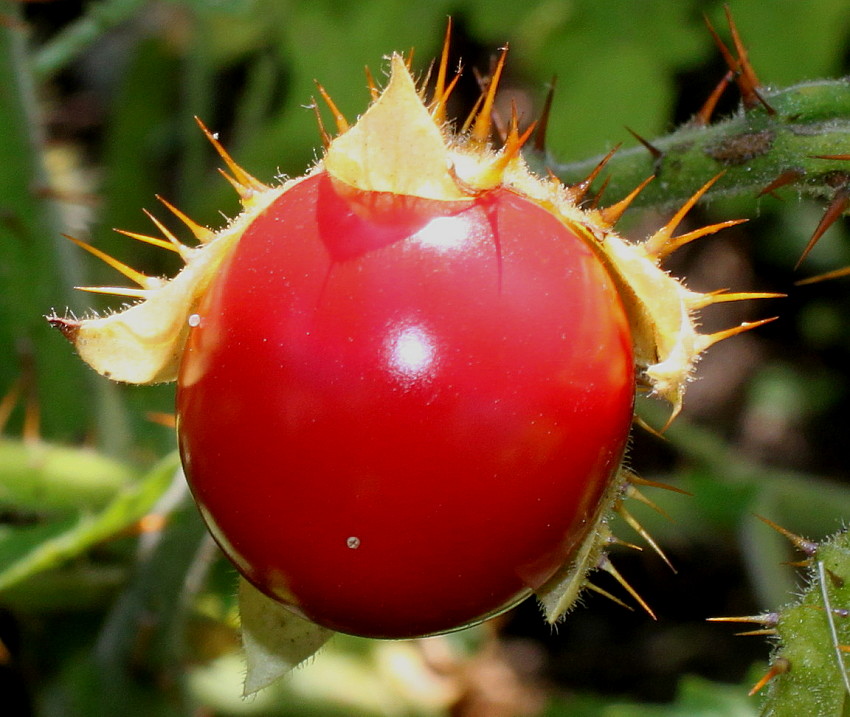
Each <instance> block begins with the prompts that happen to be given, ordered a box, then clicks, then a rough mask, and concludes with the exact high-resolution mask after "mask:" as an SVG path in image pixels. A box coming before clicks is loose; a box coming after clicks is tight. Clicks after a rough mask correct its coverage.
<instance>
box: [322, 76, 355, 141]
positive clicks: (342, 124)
mask: <svg viewBox="0 0 850 717" xmlns="http://www.w3.org/2000/svg"><path fill="white" fill-rule="evenodd" d="M315 82H316V89H318V90H319V95H320V96H321V98H322V99H323V100H324V101H325V104H326V105H327V106H328V109H329V110H330V111H331V114H332V115H333V116H334V121H335V122H336V129H337V132H338V133H339V134H342V133H343V132H347V131H348V120H347V119H345V116H344V115H343V114H342V112H340V111H339V108H338V107H337V106H336V104H335V103H334V101H333V100H332V99H331V96H330V95H329V94H328V93H327V91H326V90H325V88H324V87H322V86H321V85H320V84H319V82H318V81H317V80H316V81H315Z"/></svg>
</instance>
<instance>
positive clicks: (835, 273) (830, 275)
mask: <svg viewBox="0 0 850 717" xmlns="http://www.w3.org/2000/svg"><path fill="white" fill-rule="evenodd" d="M848 274H850V266H845V267H844V268H843V269H833V270H832V271H827V272H825V273H823V274H818V275H817V276H810V277H809V278H808V279H800V281H795V282H794V286H805V285H806V284H817V283H818V282H819V281H829V280H830V279H840V278H841V277H844V276H847V275H848Z"/></svg>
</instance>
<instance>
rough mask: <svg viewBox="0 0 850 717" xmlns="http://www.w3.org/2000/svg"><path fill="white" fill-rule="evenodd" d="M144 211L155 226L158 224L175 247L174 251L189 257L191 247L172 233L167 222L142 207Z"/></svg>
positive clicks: (184, 257) (158, 227)
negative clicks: (164, 222)
mask: <svg viewBox="0 0 850 717" xmlns="http://www.w3.org/2000/svg"><path fill="white" fill-rule="evenodd" d="M142 211H143V212H144V213H145V216H147V218H148V219H150V220H151V221H152V222H153V223H154V226H156V228H157V229H159V231H160V232H162V235H163V236H164V237H165V238H166V239H167V240H168V242H169V243H170V244H171V245H172V246H173V247H174V251H176V252H177V253H178V254H179V255H180V256H181V257H183V259H187V258H188V256H189V247H187V246H186V245H185V244H182V243H181V242H180V241H179V240H178V239H177V237H176V236H174V234H172V233H171V231H170V230H169V229H168V227H166V226H165V224H163V223H162V222H161V221H159V219H157V218H156V217H155V216H154V215H153V214H151V213H150V212H149V211H148V210H147V209H142Z"/></svg>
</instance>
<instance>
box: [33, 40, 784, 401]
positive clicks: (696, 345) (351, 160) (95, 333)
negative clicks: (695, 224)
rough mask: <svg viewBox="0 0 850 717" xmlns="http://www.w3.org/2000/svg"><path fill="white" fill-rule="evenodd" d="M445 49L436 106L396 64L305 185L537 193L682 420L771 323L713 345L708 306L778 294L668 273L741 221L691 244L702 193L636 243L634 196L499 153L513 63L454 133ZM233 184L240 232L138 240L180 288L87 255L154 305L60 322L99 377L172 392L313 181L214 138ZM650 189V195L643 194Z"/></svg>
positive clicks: (519, 141) (453, 194)
mask: <svg viewBox="0 0 850 717" xmlns="http://www.w3.org/2000/svg"><path fill="white" fill-rule="evenodd" d="M446 63H447V54H446V52H445V51H444V53H443V58H442V62H441V64H440V73H439V76H438V81H437V86H436V91H435V94H434V97H433V98H432V99H431V101H430V102H429V103H426V102H425V101H424V100H423V97H422V96H423V94H424V88H422V89H419V88H417V86H416V83H415V81H414V79H413V77H412V76H411V73H410V71H409V69H408V67H407V66H406V65H405V62H404V60H403V59H402V58H401V57H400V56H399V55H394V56H393V58H392V60H391V76H390V80H389V83H388V85H387V87H386V88H385V89H384V90H383V92H381V93H380V94H378V96H377V99H376V100H375V101H374V102H373V104H372V105H371V106H370V108H369V109H368V110H367V111H366V112H365V113H364V114H363V116H362V117H361V118H360V120H359V121H358V122H357V123H356V124H354V125H353V126H351V127H350V128H349V127H348V126H347V123H344V120H342V121H341V122H338V127H339V128H340V130H341V133H340V134H339V135H338V136H337V137H336V138H334V139H332V140H330V141H329V144H328V147H327V150H326V153H325V155H324V157H323V159H322V160H320V161H319V162H318V163H317V164H316V165H315V166H314V167H312V168H311V169H310V170H309V172H308V173H307V174H306V175H305V177H306V176H312V175H314V174H316V173H318V172H327V173H328V174H329V175H330V176H331V177H333V179H334V180H335V181H336V182H339V183H341V184H342V185H345V186H347V187H349V188H351V189H353V190H356V191H362V192H387V193H391V194H396V195H409V196H414V197H424V198H428V199H437V200H443V201H446V202H464V201H469V200H470V199H472V198H473V197H476V196H480V195H481V194H482V193H484V192H487V191H488V190H491V189H494V188H496V187H505V188H508V189H510V190H512V191H515V192H517V193H518V194H520V195H523V196H525V197H527V198H529V199H531V200H533V201H535V202H536V203H538V204H539V205H540V206H542V207H544V208H546V209H547V210H548V211H550V212H551V213H552V214H554V215H555V216H556V217H558V218H559V219H560V221H562V222H564V223H565V224H566V225H567V226H568V227H569V228H570V229H571V230H572V231H574V232H575V233H576V234H577V235H578V236H580V237H582V238H584V240H585V241H586V242H587V244H588V245H589V246H590V247H592V249H593V250H594V251H595V252H596V253H597V254H598V256H599V257H600V259H601V261H602V262H603V263H604V264H605V266H606V268H607V269H608V271H609V272H610V273H611V275H612V277H613V278H614V280H615V282H616V283H617V284H618V287H619V288H620V291H621V295H622V298H623V301H624V304H625V306H626V309H627V312H628V314H629V321H630V325H631V330H632V335H633V340H634V347H635V357H636V364H637V365H636V369H637V375H638V377H639V380H640V381H642V382H644V383H645V384H646V385H647V386H648V387H649V388H650V389H651V391H652V393H653V394H655V395H657V396H659V397H661V398H663V399H665V400H666V401H668V402H669V403H670V405H671V406H672V409H673V416H675V415H676V414H677V413H678V412H679V410H680V409H681V406H682V401H683V397H684V393H685V388H686V385H687V383H688V381H689V380H690V379H691V377H692V374H693V370H694V365H695V363H696V361H697V360H698V358H699V356H700V354H701V353H702V352H703V351H704V350H705V349H706V348H707V347H708V346H710V345H711V344H713V343H715V342H716V341H718V340H720V339H723V338H726V337H728V336H731V335H734V334H737V333H739V332H741V331H745V330H747V329H750V328H753V327H754V326H758V325H760V324H761V323H764V322H753V323H744V324H741V325H740V326H736V327H733V328H731V329H728V330H726V331H721V332H719V333H716V334H701V333H699V331H698V330H697V327H696V318H695V317H696V314H697V313H698V311H699V310H700V309H702V308H703V307H705V306H706V305H709V304H712V303H717V302H722V301H735V300H741V299H750V298H761V297H765V296H769V295H767V294H754V293H723V292H713V293H699V292H694V291H691V290H689V289H687V288H686V287H684V286H683V285H682V284H681V283H680V282H679V281H678V280H676V279H675V278H672V277H670V276H669V275H668V274H667V273H666V272H665V271H663V269H661V268H660V264H661V261H662V260H663V259H664V258H665V257H666V256H668V255H669V254H670V253H672V252H673V251H674V250H675V249H677V248H678V247H680V246H682V245H683V244H685V243H687V242H689V241H692V240H694V239H697V238H699V237H702V236H705V235H707V234H711V233H713V232H715V231H717V230H719V229H722V228H724V227H728V226H731V225H733V224H736V223H737V222H734V221H732V222H721V223H719V224H713V225H710V226H706V227H702V228H700V229H697V230H693V231H690V232H687V233H684V234H681V235H677V236H676V235H674V232H675V230H676V228H677V227H678V225H679V224H680V222H681V221H682V219H683V218H684V216H685V214H686V213H687V211H688V210H689V209H690V208H691V207H692V206H693V204H694V203H696V201H698V199H699V198H700V197H701V196H702V194H703V193H704V192H705V191H706V189H707V188H708V186H710V184H709V185H706V187H703V188H702V189H701V190H699V191H698V192H697V193H696V194H695V195H694V196H693V197H692V199H691V200H690V201H688V202H687V203H686V204H685V205H684V206H683V207H682V209H681V210H680V211H679V212H677V213H676V214H675V215H674V216H673V217H672V219H671V220H670V221H669V222H668V223H667V224H666V225H665V226H664V227H662V228H661V229H659V230H658V231H657V232H656V233H655V234H653V235H652V236H651V237H649V238H648V239H647V240H646V241H645V242H643V243H630V242H627V241H626V240H624V239H623V238H622V237H620V236H619V235H618V234H617V233H616V232H615V231H613V229H612V226H613V224H614V223H615V222H616V220H617V219H618V218H619V216H620V215H621V214H622V213H623V211H625V209H626V208H627V206H628V203H629V201H630V200H631V199H632V198H633V197H634V196H635V194H633V195H632V197H628V198H626V200H624V201H622V202H620V203H619V204H617V205H614V206H612V207H607V208H604V209H597V208H591V209H583V208H582V207H581V206H580V205H581V202H582V200H583V199H584V197H585V194H586V192H587V188H588V185H589V183H587V182H583V183H580V184H579V185H575V186H571V187H568V186H564V185H562V184H561V183H560V182H558V181H557V180H555V179H553V178H546V179H541V178H539V177H537V176H535V175H534V174H532V173H531V172H530V171H529V170H528V168H527V165H526V163H525V162H524V160H523V157H522V154H521V152H520V150H521V148H522V146H523V143H524V142H525V141H526V139H527V138H528V136H529V134H530V131H526V132H524V133H523V134H522V135H520V133H519V130H518V124H519V123H518V120H517V118H516V116H514V117H513V118H512V121H511V124H510V128H509V130H508V133H507V137H506V139H505V142H504V144H503V145H502V146H501V147H500V148H498V149H495V148H493V147H492V146H491V145H490V144H489V143H488V141H487V140H488V138H489V135H490V132H491V125H490V115H491V112H492V105H493V98H494V96H495V92H496V88H497V80H498V74H499V73H500V72H501V67H502V65H503V63H504V53H503V55H502V57H501V58H500V62H499V64H498V66H497V70H496V72H495V74H494V78H493V80H492V81H491V82H490V84H489V87H488V89H487V91H486V93H485V95H484V99H483V101H482V102H481V103H480V106H481V109H480V110H479V112H478V113H477V114H476V115H475V116H474V117H472V118H470V121H469V122H467V127H471V129H468V128H466V129H463V130H462V131H461V132H455V131H454V130H453V128H452V126H451V125H450V124H449V123H446V122H445V121H443V115H444V113H445V104H446V101H447V99H448V96H449V94H450V93H451V91H452V89H453V87H454V82H451V83H446V81H445V66H446ZM204 131H205V132H206V134H207V136H208V138H209V139H210V141H211V142H212V143H213V144H214V146H215V148H216V150H217V151H218V152H219V154H220V155H221V156H222V158H223V159H224V161H225V163H226V164H227V166H228V169H229V170H230V173H229V174H228V173H226V172H222V174H224V176H225V177H227V179H228V180H229V181H230V183H231V184H232V185H233V186H234V188H235V189H236V191H237V192H238V193H239V196H240V198H241V201H242V204H243V211H242V213H241V214H239V215H238V216H237V217H236V218H235V219H233V220H232V221H231V222H230V223H229V224H228V225H227V226H226V227H224V228H223V229H221V230H219V231H215V232H214V231H212V230H210V229H207V228H205V227H201V226H199V225H198V224H196V223H195V222H193V221H192V220H191V219H189V218H188V217H186V216H185V215H184V214H182V213H181V212H180V211H179V210H177V209H176V208H174V207H172V206H171V205H170V204H167V203H166V206H167V207H168V208H169V209H170V210H171V211H172V213H174V214H175V215H176V216H177V217H178V219H180V220H181V221H182V222H183V223H184V224H185V225H186V226H187V227H188V229H189V230H190V232H191V233H192V234H193V235H194V236H195V238H196V239H197V240H198V241H199V243H200V246H199V247H197V248H195V249H190V248H188V247H186V246H184V245H183V244H181V243H180V242H179V241H178V240H177V239H176V237H174V235H172V234H171V232H170V231H169V230H168V229H166V228H165V226H164V225H162V224H161V223H160V222H158V221H157V220H155V219H154V222H155V224H156V226H157V228H158V229H159V230H160V231H161V232H162V234H163V236H164V237H165V239H164V240H163V239H159V238H157V237H150V236H145V235H140V234H133V233H129V232H127V233H126V234H127V235H128V236H130V237H132V238H135V239H139V240H141V241H145V242H148V243H152V244H156V245H159V246H163V247H165V248H169V249H173V250H176V251H178V253H179V254H180V256H181V257H182V258H183V259H184V261H185V263H186V266H185V267H184V268H183V270H182V271H181V272H180V273H179V274H178V275H177V276H176V277H175V278H174V279H172V280H170V281H164V280H162V279H158V278H154V277H148V276H145V275H144V274H141V273H140V272H137V271H135V270H133V269H131V268H130V267H127V266H126V265H124V264H122V263H121V262H119V261H117V260H115V259H112V258H111V257H106V256H105V255H103V254H102V253H101V252H99V251H98V250H96V249H94V248H93V247H90V246H88V245H86V244H83V243H82V242H78V243H79V244H80V245H81V246H83V247H84V248H86V249H88V250H89V251H91V252H92V253H94V254H95V255H97V256H99V257H100V258H102V259H104V260H105V261H107V262H108V263H109V264H110V265H111V266H113V267H114V268H116V269H118V270H119V271H121V272H122V273H123V274H124V275H125V276H127V277H128V278H130V279H131V280H132V281H134V282H135V283H136V284H138V288H129V289H124V288H118V287H92V288H87V290H89V291H96V292H101V293H113V294H117V295H121V296H128V297H131V298H136V299H140V301H139V302H138V303H136V304H135V305H132V306H130V307H129V308H127V309H125V310H123V311H120V312H116V313H113V314H110V315H108V316H104V317H91V318H86V319H82V320H77V319H71V318H62V317H59V316H56V315H53V316H51V317H49V321H50V322H51V323H52V324H53V325H55V326H57V327H58V328H59V329H60V330H61V331H62V332H63V333H64V334H65V335H66V336H67V337H68V338H69V339H70V340H71V341H72V342H73V343H74V345H75V347H76V348H77V350H78V351H79V353H80V355H81V356H82V358H83V359H84V360H85V361H86V362H88V363H89V364H90V365H91V366H92V367H93V368H94V369H95V370H97V371H98V372H99V373H101V374H103V375H105V376H108V377H109V378H112V379H114V380H117V381H124V382H129V383H153V382H162V381H172V380H174V379H175V377H176V372H177V366H178V364H179V358H180V356H181V353H182V350H183V347H184V345H185V342H186V337H187V332H188V324H187V321H188V317H189V316H190V315H191V314H192V313H193V311H194V310H195V308H196V306H197V304H198V302H199V300H200V298H201V297H202V296H203V294H204V292H205V291H206V289H207V287H208V286H209V284H210V281H211V279H212V278H213V277H214V276H215V274H216V272H217V271H218V269H219V268H220V267H221V265H222V262H224V261H225V260H226V259H227V257H228V256H229V255H230V253H231V252H232V251H233V249H234V248H235V246H236V245H237V243H238V242H239V239H240V237H241V236H242V234H243V233H244V232H245V230H246V229H247V228H248V227H249V226H250V225H251V223H252V221H253V220H254V219H255V218H256V217H257V216H258V215H259V214H260V213H261V212H263V211H264V210H265V209H266V208H267V207H269V206H270V205H271V204H272V203H273V202H274V201H275V200H276V199H277V198H278V197H280V196H281V195H282V194H283V193H285V192H287V191H289V190H290V189H291V188H292V187H293V186H294V185H296V184H297V183H298V182H300V181H302V180H303V179H304V177H301V178H297V179H293V180H289V181H287V182H284V183H283V184H280V185H278V186H268V185H266V184H264V183H262V182H260V181H259V180H257V179H255V178H254V177H252V176H251V175H250V174H248V173H247V172H245V171H244V170H243V169H242V168H241V167H239V166H238V165H237V164H236V163H235V162H234V161H233V159H232V158H231V157H230V156H229V155H228V154H227V152H226V151H225V150H224V149H223V147H222V146H221V145H220V144H219V143H218V141H217V140H216V139H215V138H214V137H213V136H212V135H211V134H210V133H209V132H208V131H207V130H206V129H205V128H204ZM639 189H640V188H638V190H636V191H639Z"/></svg>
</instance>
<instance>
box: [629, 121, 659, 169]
mask: <svg viewBox="0 0 850 717" xmlns="http://www.w3.org/2000/svg"><path fill="white" fill-rule="evenodd" d="M626 131H627V132H628V133H629V134H630V135H631V136H632V137H634V138H635V139H636V140H637V141H638V142H640V143H641V144H642V145H643V146H644V147H646V149H647V151H648V152H649V153H650V154H651V155H652V158H653V159H654V160H655V161H656V162H657V161H658V160H660V159H663V158H664V152H662V151H661V150H660V149H658V147H656V146H655V145H654V144H652V142H650V141H649V140H646V139H644V138H643V137H641V136H640V135H639V134H638V133H637V132H635V131H634V130H633V129H631V128H630V127H626Z"/></svg>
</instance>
